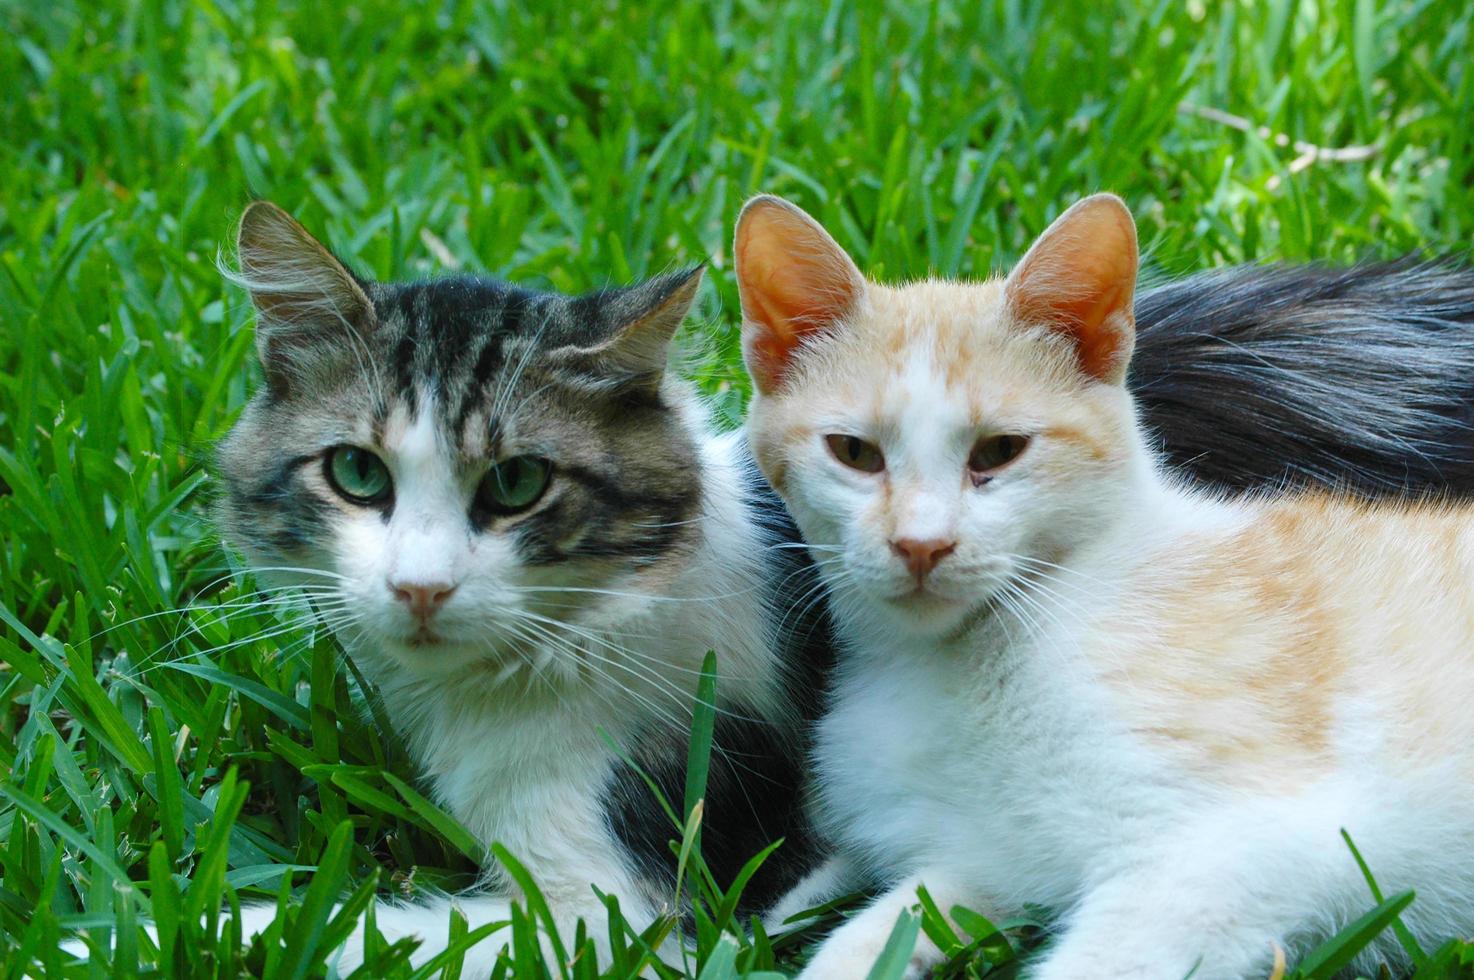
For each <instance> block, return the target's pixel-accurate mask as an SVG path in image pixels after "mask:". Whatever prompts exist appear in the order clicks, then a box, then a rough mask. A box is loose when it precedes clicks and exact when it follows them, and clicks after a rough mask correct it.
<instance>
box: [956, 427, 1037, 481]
mask: <svg viewBox="0 0 1474 980" xmlns="http://www.w3.org/2000/svg"><path fill="white" fill-rule="evenodd" d="M1028 443H1029V440H1028V437H1027V436H1018V435H998V436H985V437H984V438H982V439H979V440H978V441H977V444H976V445H975V446H973V449H972V453H971V454H970V455H969V456H968V459H967V467H968V469H970V470H972V471H973V472H974V473H977V474H991V472H992V471H993V470H997V469H999V468H1001V467H1003V466H1005V465H1007V464H1009V463H1011V462H1013V461H1014V460H1015V459H1017V458H1018V456H1019V454H1020V453H1022V452H1023V451H1024V447H1025V446H1027V445H1028Z"/></svg>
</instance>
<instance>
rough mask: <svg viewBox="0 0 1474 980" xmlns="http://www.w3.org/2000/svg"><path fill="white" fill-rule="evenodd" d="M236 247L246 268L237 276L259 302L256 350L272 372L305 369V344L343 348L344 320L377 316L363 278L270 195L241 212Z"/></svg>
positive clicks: (353, 324)
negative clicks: (360, 281)
mask: <svg viewBox="0 0 1474 980" xmlns="http://www.w3.org/2000/svg"><path fill="white" fill-rule="evenodd" d="M236 254H237V256H238V257H239V262H240V269H239V272H237V273H236V274H234V275H233V276H232V278H234V279H235V280H236V281H237V282H238V283H239V284H240V285H242V286H244V287H245V288H246V290H247V291H248V292H249V293H250V294H251V302H252V303H253V304H255V307H256V313H257V319H256V350H257V353H258V355H259V356H260V358H261V363H262V365H263V366H264V367H265V368H266V371H267V376H268V378H269V379H272V380H278V379H279V378H282V377H284V376H285V375H286V374H300V373H302V372H301V368H302V367H303V364H302V362H303V360H304V357H303V354H304V352H307V351H312V350H315V349H318V348H322V347H324V346H335V347H337V348H341V346H342V340H343V331H344V329H345V328H347V329H349V330H362V329H364V328H365V327H366V326H368V325H369V324H371V323H372V321H373V315H374V313H373V304H372V302H371V301H370V300H369V298H368V295H367V294H366V293H365V292H364V287H363V286H362V284H360V283H359V281H358V280H357V279H356V278H355V277H354V276H353V274H352V273H351V272H349V271H348V270H347V268H345V267H344V265H343V263H341V262H339V261H338V260H337V259H336V258H334V256H333V254H332V253H331V252H329V251H328V250H327V249H326V248H325V247H323V245H322V244H321V243H320V242H319V241H318V240H317V239H315V238H313V237H312V235H311V234H310V233H308V231H307V229H306V228H303V227H302V225H301V224H299V223H298V222H297V220H296V219H295V218H293V217H292V216H291V215H289V214H287V213H286V212H285V211H283V210H282V209H281V208H279V207H277V206H276V205H275V204H272V203H271V202H270V201H256V202H255V203H253V204H252V205H251V206H250V207H248V208H246V211H245V213H244V214H242V215H241V224H240V230H239V232H238V233H237V235H236ZM315 359H316V358H306V360H315Z"/></svg>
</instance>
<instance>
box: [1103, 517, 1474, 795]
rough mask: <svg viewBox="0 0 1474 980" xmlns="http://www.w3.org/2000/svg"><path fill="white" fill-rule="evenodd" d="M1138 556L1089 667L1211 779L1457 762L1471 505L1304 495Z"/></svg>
mask: <svg viewBox="0 0 1474 980" xmlns="http://www.w3.org/2000/svg"><path fill="white" fill-rule="evenodd" d="M1237 506H1238V515H1237V519H1235V520H1232V521H1230V522H1227V523H1225V524H1224V525H1223V526H1220V527H1217V528H1214V529H1213V530H1212V531H1210V532H1207V533H1204V534H1202V535H1201V536H1198V537H1196V538H1195V537H1194V536H1192V535H1186V536H1184V537H1182V538H1180V539H1179V540H1178V541H1177V542H1176V543H1175V547H1170V548H1166V547H1164V548H1163V549H1161V550H1160V551H1158V552H1156V553H1153V554H1149V555H1146V556H1143V557H1142V559H1141V560H1140V562H1139V563H1138V564H1137V565H1136V566H1135V567H1134V568H1133V569H1131V571H1130V572H1129V573H1128V574H1129V578H1130V581H1128V582H1127V583H1125V584H1126V589H1125V591H1124V592H1123V593H1122V598H1123V601H1122V602H1121V603H1119V604H1118V606H1117V607H1116V608H1115V610H1114V611H1113V612H1111V613H1108V614H1106V615H1103V616H1102V617H1101V618H1100V621H1099V622H1098V623H1097V624H1096V626H1095V628H1094V631H1093V637H1092V646H1093V647H1094V648H1095V649H1096V651H1097V655H1096V657H1095V664H1096V666H1097V668H1098V670H1099V672H1100V673H1099V677H1100V679H1101V680H1102V681H1103V682H1104V684H1105V686H1106V688H1107V689H1109V690H1110V691H1111V692H1112V693H1113V694H1114V695H1115V696H1116V697H1117V698H1118V699H1119V701H1120V702H1121V704H1122V706H1123V707H1124V708H1125V709H1126V710H1127V711H1128V712H1129V713H1130V714H1131V716H1132V722H1131V724H1132V725H1133V726H1134V727H1135V730H1136V732H1137V734H1139V735H1141V736H1144V737H1145V738H1146V739H1147V740H1148V741H1150V742H1153V743H1155V744H1157V745H1159V746H1161V747H1163V748H1165V749H1166V750H1168V751H1169V752H1171V753H1173V754H1175V755H1178V756H1180V757H1181V758H1182V759H1183V760H1184V761H1188V762H1190V763H1191V764H1192V765H1193V766H1195V767H1200V768H1201V769H1202V770H1203V771H1204V772H1205V774H1211V776H1212V777H1213V779H1215V780H1221V781H1226V782H1230V783H1232V782H1235V781H1238V780H1241V779H1248V780H1259V779H1264V778H1274V777H1273V774H1275V773H1277V772H1278V773H1283V772H1284V768H1283V767H1285V766H1287V765H1288V766H1292V767H1294V768H1293V770H1292V771H1294V772H1295V773H1296V777H1297V779H1300V780H1304V779H1310V778H1313V777H1314V776H1315V775H1316V774H1329V773H1333V772H1336V771H1338V770H1340V769H1342V768H1344V767H1345V766H1346V765H1348V764H1350V763H1352V762H1355V764H1357V765H1385V766H1387V767H1389V771H1394V772H1407V771H1408V767H1409V766H1411V767H1413V769H1414V770H1416V769H1417V768H1418V767H1419V766H1420V765H1422V764H1423V763H1425V762H1426V763H1427V764H1428V765H1430V766H1434V767H1438V768H1442V767H1445V766H1447V765H1448V764H1449V761H1450V760H1459V761H1458V762H1457V765H1458V767H1459V769H1460V772H1463V773H1464V774H1466V775H1471V776H1474V713H1471V712H1468V711H1467V705H1468V703H1469V702H1470V699H1471V698H1474V506H1470V505H1467V504H1458V503H1454V502H1445V501H1437V500H1423V501H1416V500H1408V501H1401V502H1388V501H1378V502H1369V501H1364V500H1359V499H1355V498H1351V497H1345V496H1338V495H1334V494H1327V493H1305V494H1299V495H1294V496H1289V497H1282V498H1277V499H1275V498H1264V499H1259V500H1250V501H1245V502H1242V503H1241V504H1239V505H1237Z"/></svg>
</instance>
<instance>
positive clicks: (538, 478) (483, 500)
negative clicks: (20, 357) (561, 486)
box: [475, 455, 553, 516]
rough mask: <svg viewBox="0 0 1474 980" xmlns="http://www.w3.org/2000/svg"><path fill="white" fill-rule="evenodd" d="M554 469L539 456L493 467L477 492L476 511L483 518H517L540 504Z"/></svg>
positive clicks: (524, 457) (519, 457)
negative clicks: (512, 515)
mask: <svg viewBox="0 0 1474 980" xmlns="http://www.w3.org/2000/svg"><path fill="white" fill-rule="evenodd" d="M552 477H553V466H552V463H550V462H549V461H548V460H546V459H543V458H542V457H540V456H530V455H522V456H511V457H508V458H507V459H504V460H502V461H501V462H499V463H497V464H495V465H493V466H492V467H491V469H489V470H488V471H487V472H486V476H485V477H483V478H482V480H481V485H480V486H479V487H477V488H476V500H475V508H476V510H477V511H480V512H482V514H483V516H484V515H487V514H489V515H506V514H515V513H517V512H518V511H523V510H526V509H527V508H529V507H531V506H532V505H533V504H535V503H537V502H538V500H540V499H542V495H543V493H544V492H545V491H546V490H547V489H548V484H549V483H551V482H552Z"/></svg>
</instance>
